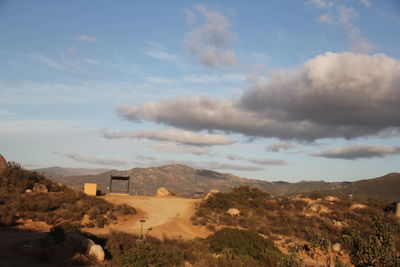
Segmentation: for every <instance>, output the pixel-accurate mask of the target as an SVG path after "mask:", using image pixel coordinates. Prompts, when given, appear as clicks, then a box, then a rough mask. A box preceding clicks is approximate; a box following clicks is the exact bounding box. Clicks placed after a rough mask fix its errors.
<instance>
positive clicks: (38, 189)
mask: <svg viewBox="0 0 400 267" xmlns="http://www.w3.org/2000/svg"><path fill="white" fill-rule="evenodd" d="M32 191H33V192H35V193H47V192H49V190H48V189H47V187H46V186H44V185H42V184H38V183H35V185H34V186H33V188H32Z"/></svg>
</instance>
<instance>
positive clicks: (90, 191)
mask: <svg viewBox="0 0 400 267" xmlns="http://www.w3.org/2000/svg"><path fill="white" fill-rule="evenodd" d="M83 192H84V193H85V194H86V195H89V196H95V195H96V194H97V184H88V183H85V185H84V187H83Z"/></svg>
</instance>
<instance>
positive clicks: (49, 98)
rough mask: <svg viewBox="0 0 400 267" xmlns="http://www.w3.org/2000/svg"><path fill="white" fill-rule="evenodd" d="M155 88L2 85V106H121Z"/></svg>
mask: <svg viewBox="0 0 400 267" xmlns="http://www.w3.org/2000/svg"><path fill="white" fill-rule="evenodd" d="M155 89H156V88H155V87H154V86H153V85H151V84H150V83H128V82H110V83H107V82H84V83H79V84H67V83H54V82H16V83H13V84H4V83H1V82H0V104H30V103H35V104H58V103H96V102H102V101H107V102H110V101H115V102H116V103H118V102H127V101H133V100H135V99H137V98H138V97H142V96H143V95H144V93H145V92H147V93H148V92H149V91H154V90H155Z"/></svg>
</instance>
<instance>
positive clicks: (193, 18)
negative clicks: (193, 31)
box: [182, 8, 197, 25]
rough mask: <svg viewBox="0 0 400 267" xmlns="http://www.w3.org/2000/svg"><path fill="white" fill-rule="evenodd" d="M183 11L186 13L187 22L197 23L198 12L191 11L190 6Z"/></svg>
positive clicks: (189, 23)
mask: <svg viewBox="0 0 400 267" xmlns="http://www.w3.org/2000/svg"><path fill="white" fill-rule="evenodd" d="M182 11H183V12H184V13H185V18H186V23H187V24H188V25H192V24H194V23H196V21H197V18H196V14H194V12H193V11H191V10H190V9H188V8H182Z"/></svg>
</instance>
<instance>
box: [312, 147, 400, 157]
mask: <svg viewBox="0 0 400 267" xmlns="http://www.w3.org/2000/svg"><path fill="white" fill-rule="evenodd" d="M397 154H400V146H395V147H387V146H371V145H362V146H349V147H336V148H332V149H329V150H325V151H322V152H321V153H316V154H312V156H316V157H324V158H335V159H347V160H354V159H359V158H383V157H386V156H389V155H397Z"/></svg>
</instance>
